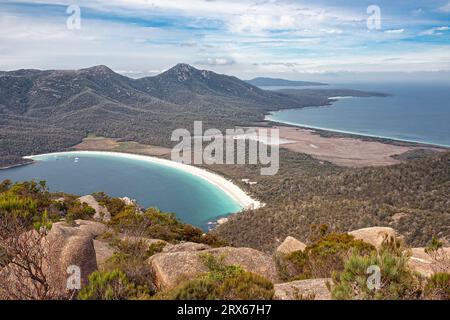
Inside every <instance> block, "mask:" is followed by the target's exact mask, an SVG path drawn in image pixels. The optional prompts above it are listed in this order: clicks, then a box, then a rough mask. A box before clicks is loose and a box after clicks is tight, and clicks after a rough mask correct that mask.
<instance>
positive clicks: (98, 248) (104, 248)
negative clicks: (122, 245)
mask: <svg viewBox="0 0 450 320" xmlns="http://www.w3.org/2000/svg"><path fill="white" fill-rule="evenodd" d="M94 250H95V260H96V261H97V267H98V269H99V270H103V267H104V266H105V263H106V261H107V260H108V259H109V258H111V257H112V256H113V255H114V252H115V251H116V250H114V248H113V247H111V246H110V245H109V244H108V243H107V242H105V241H100V240H94Z"/></svg>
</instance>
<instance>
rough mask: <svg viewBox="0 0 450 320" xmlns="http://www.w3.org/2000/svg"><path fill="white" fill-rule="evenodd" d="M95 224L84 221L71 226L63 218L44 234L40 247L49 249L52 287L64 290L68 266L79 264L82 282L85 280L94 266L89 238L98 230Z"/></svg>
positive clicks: (92, 246) (94, 257)
mask: <svg viewBox="0 0 450 320" xmlns="http://www.w3.org/2000/svg"><path fill="white" fill-rule="evenodd" d="M95 224H96V223H95V222H93V223H92V224H91V223H85V221H83V222H82V223H81V224H76V226H74V227H72V226H69V225H67V224H66V223H64V222H58V223H55V224H53V226H52V229H51V230H50V232H49V234H48V235H47V237H46V241H45V244H44V248H45V249H44V250H47V252H48V253H49V254H48V276H49V283H50V285H51V286H52V287H53V288H55V290H56V291H59V292H65V291H66V287H67V279H68V277H69V274H68V271H67V268H68V267H69V266H78V267H79V268H80V271H81V284H82V285H83V284H86V283H87V279H88V276H89V275H90V274H91V273H92V272H94V271H95V270H97V259H96V253H95V249H94V242H93V238H94V237H95V234H96V233H97V232H99V226H98V225H95Z"/></svg>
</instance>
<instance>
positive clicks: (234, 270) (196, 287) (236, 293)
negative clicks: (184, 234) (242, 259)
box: [155, 254, 274, 300]
mask: <svg viewBox="0 0 450 320" xmlns="http://www.w3.org/2000/svg"><path fill="white" fill-rule="evenodd" d="M202 258H203V261H204V263H205V265H206V266H207V267H208V268H209V272H208V273H206V274H204V275H202V276H200V277H198V278H197V279H193V280H189V281H187V282H185V283H183V284H181V285H180V286H178V287H176V288H174V289H172V290H169V291H168V292H163V293H160V294H158V295H156V296H155V298H156V299H168V300H270V299H272V297H273V294H274V290H273V284H272V282H270V281H269V280H268V279H266V278H264V277H262V276H260V275H257V274H254V273H251V272H247V271H245V270H244V269H242V268H241V267H240V266H235V265H225V264H224V263H223V257H218V258H217V257H214V256H212V255H209V254H208V255H204V256H203V257H202Z"/></svg>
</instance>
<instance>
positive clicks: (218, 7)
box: [0, 0, 450, 80]
mask: <svg viewBox="0 0 450 320" xmlns="http://www.w3.org/2000/svg"><path fill="white" fill-rule="evenodd" d="M73 4H75V5H78V6H79V8H80V13H81V15H80V17H81V20H80V21H81V28H80V29H69V28H68V27H67V24H66V22H67V19H68V17H69V16H70V14H68V13H67V12H66V10H67V7H68V6H69V5H73ZM371 5H376V6H377V7H378V8H379V10H380V16H379V18H380V19H379V22H380V24H379V26H380V27H379V28H372V27H373V26H375V25H376V24H373V23H372V24H370V26H371V28H369V27H368V23H367V20H368V19H369V20H370V21H378V20H372V19H371V16H372V14H373V10H369V13H368V8H369V9H370V8H372V7H369V6H371ZM178 62H185V63H190V64H193V65H195V66H196V67H198V68H202V69H211V70H214V71H217V72H221V73H227V74H233V75H236V76H239V77H241V78H251V77H254V76H277V77H284V78H289V79H305V80H309V79H311V80H315V79H331V78H333V77H337V76H339V77H341V78H345V77H347V78H354V77H355V76H357V77H361V78H362V77H377V78H379V77H392V76H393V75H395V76H396V77H397V78H409V77H412V75H414V77H422V78H423V77H431V78H433V77H437V78H439V77H441V78H442V77H448V76H449V75H450V0H431V1H416V0H398V1H385V0H383V1H365V0H358V1H330V0H316V1H294V0H285V1H277V0H260V1H255V0H227V1H225V0H189V1H187V0H89V1H85V0H78V1H76V0H72V1H64V0H24V1H17V0H16V1H2V0H0V70H12V69H18V68H39V69H72V68H81V67H87V66H91V65H96V64H105V65H108V66H110V67H111V68H112V69H114V70H115V71H118V72H120V73H123V74H125V75H127V76H131V77H139V76H145V75H152V74H156V73H159V72H161V71H164V70H166V69H168V68H170V67H171V66H173V65H174V64H176V63H178Z"/></svg>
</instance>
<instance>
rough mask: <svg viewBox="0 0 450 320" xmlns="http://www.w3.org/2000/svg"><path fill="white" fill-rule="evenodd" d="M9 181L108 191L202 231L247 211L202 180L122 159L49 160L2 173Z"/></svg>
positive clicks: (80, 157) (58, 188)
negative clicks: (30, 181) (212, 222)
mask: <svg viewBox="0 0 450 320" xmlns="http://www.w3.org/2000/svg"><path fill="white" fill-rule="evenodd" d="M75 158H78V159H77V160H76V159H75ZM4 179H11V180H13V181H24V180H32V179H35V180H46V181H47V184H48V186H49V187H50V190H51V191H64V192H67V193H73V194H76V195H86V194H91V193H93V192H97V191H103V192H105V193H107V194H108V195H110V196H113V197H129V198H132V199H136V200H137V201H138V202H139V204H140V205H141V206H143V207H145V208H148V207H157V208H159V209H160V210H162V211H165V212H173V213H176V215H177V217H178V218H180V219H181V220H182V221H184V222H187V223H190V224H193V225H196V226H199V227H202V228H203V229H207V226H208V222H210V221H214V220H216V219H217V218H219V217H221V216H225V215H227V214H230V213H233V212H237V211H240V210H241V209H242V208H241V207H240V205H239V204H238V203H236V202H235V201H234V200H233V199H232V198H230V197H229V196H228V195H227V194H226V193H224V192H223V191H222V190H220V189H219V188H218V187H216V186H214V185H212V184H210V183H209V182H207V181H205V180H203V179H202V178H199V177H196V176H194V175H191V174H189V173H186V172H184V171H181V170H178V169H174V168H171V167H167V166H164V165H161V164H155V163H149V162H146V161H142V160H137V159H128V158H124V157H119V156H110V155H97V154H95V155H92V154H82V155H81V154H70V155H58V156H56V157H55V156H46V157H43V158H42V159H41V160H40V161H37V162H35V163H33V164H31V165H26V166H21V167H16V168H11V169H7V170H0V181H3V180H4Z"/></svg>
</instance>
